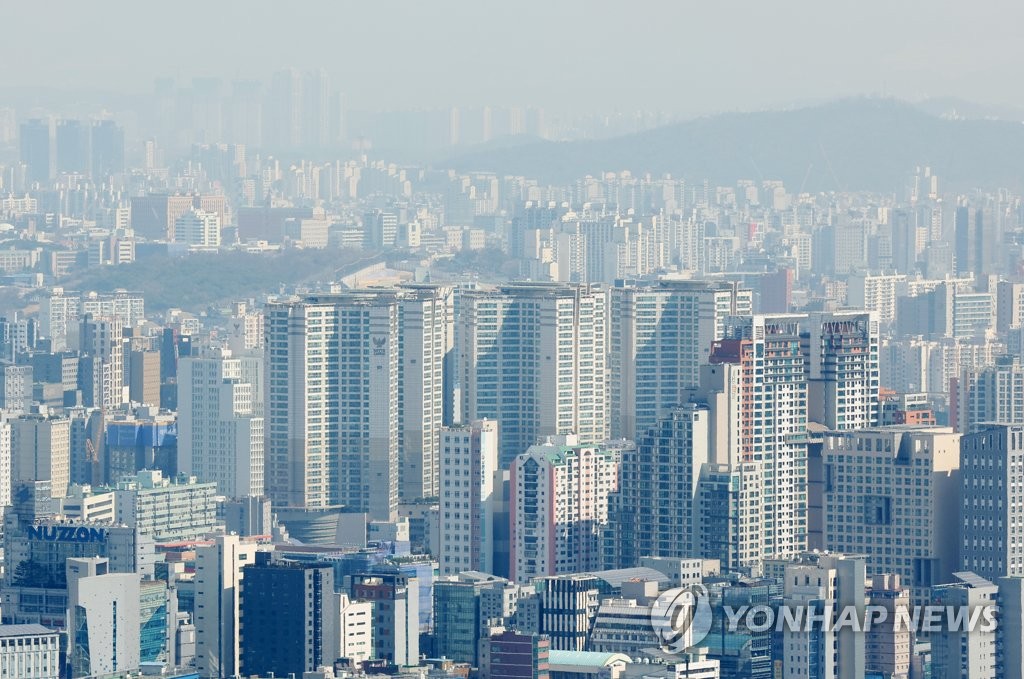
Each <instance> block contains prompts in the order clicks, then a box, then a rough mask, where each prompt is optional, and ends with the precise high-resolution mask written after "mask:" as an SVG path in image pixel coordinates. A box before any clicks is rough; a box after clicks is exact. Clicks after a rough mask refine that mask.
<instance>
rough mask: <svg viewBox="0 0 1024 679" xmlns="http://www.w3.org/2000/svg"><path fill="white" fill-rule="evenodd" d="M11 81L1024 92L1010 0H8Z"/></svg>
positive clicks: (658, 93) (449, 99) (691, 108)
mask: <svg viewBox="0 0 1024 679" xmlns="http://www.w3.org/2000/svg"><path fill="white" fill-rule="evenodd" d="M0 23H2V24H3V26H4V30H3V39H2V40H0V64H3V67H2V68H0V87H11V86H13V87H35V86H40V87H53V88H61V89H65V88H68V89H70V88H90V89H92V88H95V89H103V90H107V91H112V92H147V91H149V90H150V89H151V88H152V83H153V79H154V78H155V77H157V76H161V75H168V76H174V77H176V78H178V79H179V81H180V82H187V81H188V80H189V79H190V78H191V77H192V76H197V75H217V76H223V77H225V78H234V77H245V78H261V79H263V78H267V77H268V76H269V74H270V73H271V72H273V71H274V70H276V69H279V68H282V67H285V66H298V67H302V68H306V67H315V66H322V67H324V68H326V69H327V70H328V71H329V72H330V73H331V75H332V80H333V83H334V84H335V85H336V86H337V87H338V88H339V89H341V90H343V91H344V92H345V93H346V95H347V96H348V101H349V105H350V106H351V107H356V108H378V107H379V108H384V107H400V108H412V107H417V106H423V107H434V106H448V105H452V104H457V105H471V104H482V103H493V104H522V105H541V106H545V107H549V108H554V109H570V108H571V109H578V108H600V109H602V110H611V109H620V110H631V109H641V108H642V109H647V110H658V109H663V110H674V111H681V112H706V111H715V110H725V109H737V108H739V109H756V108H760V107H762V106H778V105H787V104H792V103H800V102H806V101H814V100H820V99H829V98H835V97H838V96H845V95H852V94H879V93H883V92H884V93H886V94H890V95H895V96H898V97H902V98H911V99H917V98H922V97H927V96H931V97H935V96H958V97H963V98H966V99H971V100H974V101H979V102H984V103H993V104H1015V105H1024V89H1022V88H1021V87H1020V83H1021V82H1024V45H1022V43H1021V42H1020V39H1019V30H1020V26H1021V25H1022V23H1024V3H1021V2H1019V0H1016V1H1010V0H996V1H991V2H985V1H983V2H977V3H975V2H967V1H966V0H920V1H910V0H884V1H883V0H861V1H858V2H852V1H848V2H837V1H832V0H815V1H811V0H776V1H774V2H766V1H757V2H754V1H750V2H729V1H726V0H704V1H702V2H691V1H688V0H659V1H657V2H643V1H639V0H619V1H615V2H613V1H611V0H590V1H587V2H584V1H583V0H526V1H520V2H516V1H514V0H505V1H504V2H496V1H491V0H459V1H455V0H419V1H413V0H372V1H360V2H345V1H343V0H330V1H327V0H320V1H309V2H300V1H297V2H273V3H272V2H262V1H259V0H248V1H240V0H227V1H224V0H183V1H177V2H164V3H159V4H157V3H151V2H138V1H131V2H129V1H127V0H102V1H101V2H51V1H48V0H12V1H11V2H6V3H4V6H3V10H2V13H0Z"/></svg>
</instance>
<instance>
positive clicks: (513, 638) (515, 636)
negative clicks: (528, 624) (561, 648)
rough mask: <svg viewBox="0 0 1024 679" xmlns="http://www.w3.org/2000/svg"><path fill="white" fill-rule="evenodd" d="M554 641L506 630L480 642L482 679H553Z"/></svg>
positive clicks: (540, 636)
mask: <svg viewBox="0 0 1024 679" xmlns="http://www.w3.org/2000/svg"><path fill="white" fill-rule="evenodd" d="M550 653H551V640H550V639H548V638H547V637H545V636H542V635H536V634H519V633H517V632H512V631H503V632H499V633H498V634H495V635H493V636H490V637H489V638H487V639H484V640H483V641H481V643H480V679H512V678H513V677H534V679H550V677H551V672H550V668H549V664H548V657H549V654H550Z"/></svg>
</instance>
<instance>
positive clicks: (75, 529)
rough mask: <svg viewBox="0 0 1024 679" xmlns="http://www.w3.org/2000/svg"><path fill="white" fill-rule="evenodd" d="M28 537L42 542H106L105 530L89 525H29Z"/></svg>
mask: <svg viewBox="0 0 1024 679" xmlns="http://www.w3.org/2000/svg"><path fill="white" fill-rule="evenodd" d="M28 539H29V540H39V541H43V542H106V541H107V531H106V529H104V528H92V527H90V526H29V527H28Z"/></svg>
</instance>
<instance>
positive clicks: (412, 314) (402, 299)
mask: <svg viewBox="0 0 1024 679" xmlns="http://www.w3.org/2000/svg"><path fill="white" fill-rule="evenodd" d="M398 305H399V307H398V311H399V326H400V329H401V330H400V332H399V393H398V399H399V404H400V407H399V413H398V418H399V427H400V428H399V439H398V445H399V454H400V457H401V473H400V477H401V486H400V488H399V495H400V496H401V498H402V499H403V500H416V499H418V498H423V497H437V495H438V492H439V486H438V476H439V466H438V458H439V457H440V451H439V450H438V442H439V440H440V438H439V437H440V434H441V426H442V425H443V424H444V417H445V410H446V408H445V405H446V404H445V398H447V393H448V392H447V389H446V381H447V378H446V365H447V362H448V361H450V360H451V357H452V349H453V345H454V332H453V325H452V323H453V317H454V312H453V290H452V288H450V287H447V286H440V285H414V284H407V285H403V286H402V287H401V288H400V292H399V294H398Z"/></svg>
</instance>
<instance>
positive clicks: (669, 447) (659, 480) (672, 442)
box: [606, 403, 710, 568]
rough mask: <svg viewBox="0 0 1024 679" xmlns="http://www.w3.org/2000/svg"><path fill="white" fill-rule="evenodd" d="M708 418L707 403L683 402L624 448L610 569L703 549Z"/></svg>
mask: <svg viewBox="0 0 1024 679" xmlns="http://www.w3.org/2000/svg"><path fill="white" fill-rule="evenodd" d="M709 419H710V412H709V410H708V408H707V407H705V406H703V405H697V404H693V403H690V404H687V405H684V406H680V407H678V408H675V409H673V410H672V411H671V412H669V413H668V414H666V415H664V416H663V417H662V418H661V419H659V420H658V421H657V422H656V424H655V426H654V427H653V428H651V429H649V430H648V431H647V432H646V433H643V434H641V435H640V437H639V438H638V440H637V445H636V447H635V448H627V449H625V450H623V453H622V462H621V465H620V475H619V488H618V492H616V493H613V494H612V495H611V496H610V499H609V505H610V523H609V535H608V540H609V541H610V542H611V543H612V548H611V549H612V553H610V554H608V555H606V565H607V566H608V567H610V568H629V567H632V566H636V565H638V563H639V560H640V558H641V557H644V556H663V557H676V558H683V557H688V556H693V555H695V554H700V553H701V548H702V540H701V533H702V531H703V524H702V522H701V521H700V512H699V488H698V481H699V477H700V470H701V466H702V465H704V464H705V463H707V462H708V455H709V452H710V441H709V435H710V434H709V431H708V426H709Z"/></svg>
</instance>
